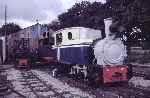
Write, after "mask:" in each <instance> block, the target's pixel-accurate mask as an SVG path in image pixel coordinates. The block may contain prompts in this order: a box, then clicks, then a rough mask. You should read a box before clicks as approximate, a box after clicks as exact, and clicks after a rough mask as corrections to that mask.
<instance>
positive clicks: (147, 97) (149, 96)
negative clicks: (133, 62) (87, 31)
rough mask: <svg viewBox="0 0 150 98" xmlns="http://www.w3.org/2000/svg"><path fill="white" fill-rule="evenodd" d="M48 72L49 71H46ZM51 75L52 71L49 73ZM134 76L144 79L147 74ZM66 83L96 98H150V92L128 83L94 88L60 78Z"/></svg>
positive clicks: (82, 82) (84, 83)
mask: <svg viewBox="0 0 150 98" xmlns="http://www.w3.org/2000/svg"><path fill="white" fill-rule="evenodd" d="M46 71H47V70H46ZM47 73H49V74H50V71H47ZM133 75H134V76H141V77H144V76H145V73H140V72H134V73H133ZM58 79H60V80H61V81H63V82H64V83H68V84H69V85H70V86H73V87H77V88H80V89H82V90H83V91H86V92H89V93H90V94H92V95H95V98H100V97H101V98H150V90H148V89H144V88H140V87H135V86H134V85H131V84H128V83H123V84H122V83H119V84H115V85H111V86H100V87H99V88H93V87H91V86H89V85H88V83H87V82H84V81H83V80H75V79H73V78H69V77H68V76H62V77H61V76H60V77H58Z"/></svg>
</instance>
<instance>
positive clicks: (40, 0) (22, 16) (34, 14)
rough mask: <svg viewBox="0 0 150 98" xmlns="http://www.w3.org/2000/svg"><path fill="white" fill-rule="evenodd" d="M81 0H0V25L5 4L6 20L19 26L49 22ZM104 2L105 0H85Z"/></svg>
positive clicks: (2, 21) (2, 20) (2, 22)
mask: <svg viewBox="0 0 150 98" xmlns="http://www.w3.org/2000/svg"><path fill="white" fill-rule="evenodd" d="M81 1H83V0H0V27H1V25H2V24H4V9H5V5H7V22H14V23H16V24H19V25H20V26H21V27H23V28H24V27H27V26H31V25H33V24H35V23H36V20H37V19H38V20H39V23H50V22H51V21H52V20H55V19H57V16H58V15H59V14H61V13H63V12H65V11H67V9H69V8H71V7H72V6H73V5H74V4H75V3H76V2H81ZM86 1H91V2H93V1H98V2H103V3H104V2H105V0H86Z"/></svg>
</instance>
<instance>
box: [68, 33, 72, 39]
mask: <svg viewBox="0 0 150 98" xmlns="http://www.w3.org/2000/svg"><path fill="white" fill-rule="evenodd" d="M68 39H69V40H72V33H71V32H68Z"/></svg>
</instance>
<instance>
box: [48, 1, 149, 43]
mask: <svg viewBox="0 0 150 98" xmlns="http://www.w3.org/2000/svg"><path fill="white" fill-rule="evenodd" d="M149 4H150V1H149V0H107V3H105V4H102V3H100V2H93V3H91V2H88V1H82V2H81V3H76V4H75V5H74V6H73V7H72V8H70V9H68V11H67V12H64V13H62V14H60V15H59V16H58V21H54V22H52V23H51V24H49V27H50V28H52V29H53V30H58V29H61V28H66V27H72V26H82V27H89V28H94V29H100V30H104V22H103V19H105V18H108V17H112V18H113V22H118V23H119V25H120V26H122V27H119V29H118V32H121V33H120V34H122V31H126V33H124V34H125V35H126V36H127V37H128V40H129V41H134V42H136V41H137V42H138V41H139V39H140V40H144V41H145V40H146V41H149V42H150V28H149V27H150V13H149V12H150V6H149ZM135 27H136V28H138V29H140V32H139V30H138V29H137V30H135V31H136V32H135V31H134V30H133V28H135ZM120 28H121V29H122V30H121V29H120ZM123 29H124V30H123Z"/></svg>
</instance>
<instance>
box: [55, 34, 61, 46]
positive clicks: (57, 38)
mask: <svg viewBox="0 0 150 98" xmlns="http://www.w3.org/2000/svg"><path fill="white" fill-rule="evenodd" d="M61 43H62V33H58V34H56V45H59V44H61Z"/></svg>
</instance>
